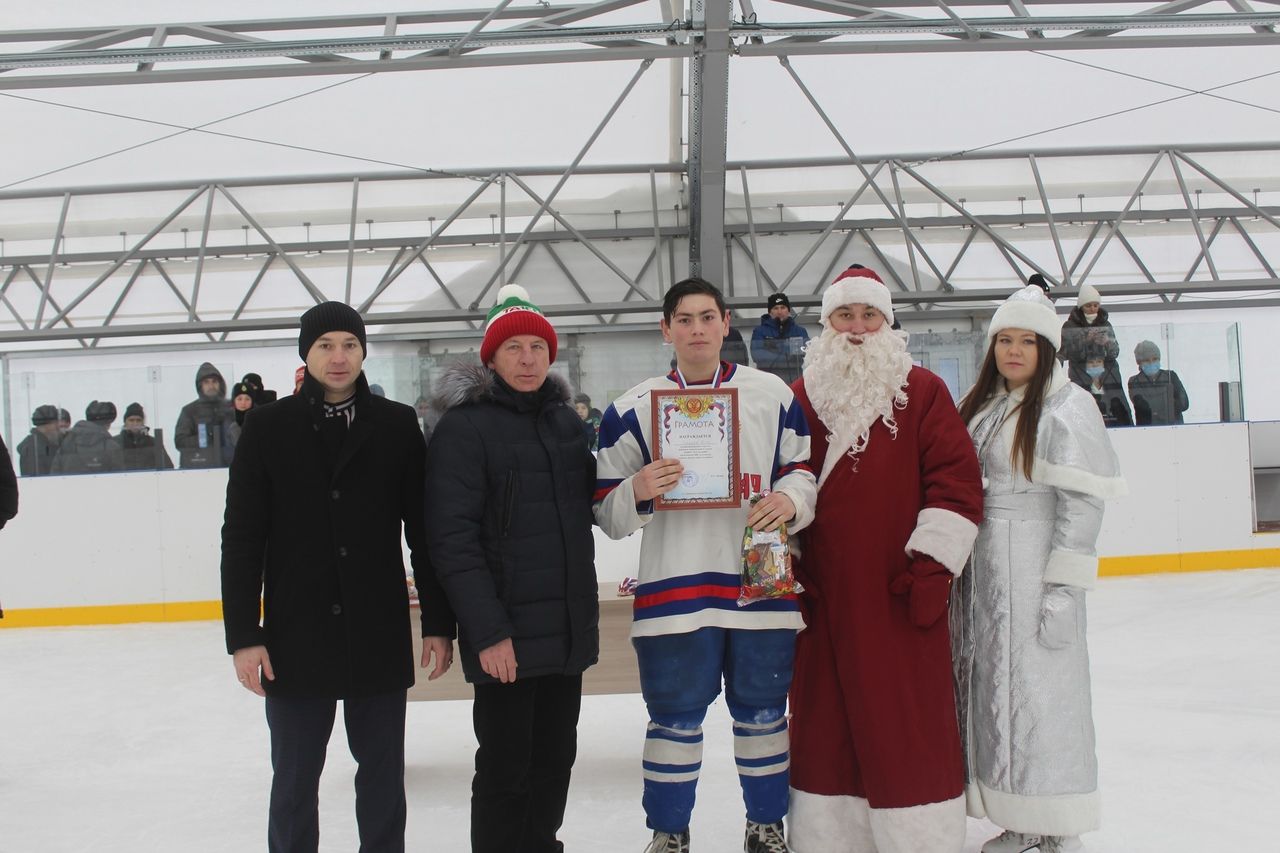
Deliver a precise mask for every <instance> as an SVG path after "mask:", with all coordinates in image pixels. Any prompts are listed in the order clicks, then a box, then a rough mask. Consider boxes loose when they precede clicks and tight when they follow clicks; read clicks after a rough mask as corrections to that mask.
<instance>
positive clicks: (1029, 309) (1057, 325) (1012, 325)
mask: <svg viewBox="0 0 1280 853" xmlns="http://www.w3.org/2000/svg"><path fill="white" fill-rule="evenodd" d="M1030 290H1034V291H1035V292H1036V295H1037V296H1038V297H1039V298H1033V297H1032V296H1031V295H1030V294H1025V291H1030ZM1024 294H1025V295H1024ZM1005 329H1029V330H1030V331H1032V332H1035V333H1036V334H1038V335H1041V336H1043V337H1045V338H1047V339H1048V340H1049V343H1051V344H1053V349H1054V351H1057V350H1059V349H1061V348H1062V321H1061V320H1059V319H1058V315H1057V313H1056V312H1055V311H1054V310H1053V303H1051V302H1050V301H1049V299H1048V297H1046V296H1045V295H1044V291H1042V290H1041V289H1040V288H1038V287H1036V286H1035V285H1028V286H1027V287H1024V288H1023V289H1022V290H1020V291H1018V292H1017V293H1015V294H1014V295H1013V296H1011V297H1009V298H1008V299H1006V300H1005V301H1004V304H1002V305H1001V306H1000V307H999V308H997V309H996V313H995V314H994V315H993V316H992V317H991V326H990V328H988V329H987V337H988V338H994V337H995V336H996V335H997V334H998V333H1000V332H1002V331H1004V330H1005Z"/></svg>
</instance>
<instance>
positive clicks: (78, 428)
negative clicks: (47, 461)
mask: <svg viewBox="0 0 1280 853" xmlns="http://www.w3.org/2000/svg"><path fill="white" fill-rule="evenodd" d="M123 470H124V452H123V451H121V450H120V445H119V443H118V442H116V440H115V437H114V436H112V435H111V432H110V431H109V430H108V429H107V428H106V427H104V426H103V425H102V424H99V423H94V422H93V421H79V422H78V423H76V425H75V426H73V427H72V428H71V431H70V432H68V433H67V434H66V435H64V436H63V437H62V444H61V445H59V447H58V455H57V456H55V457H53V473H54V474H107V473H110V472H112V471H123Z"/></svg>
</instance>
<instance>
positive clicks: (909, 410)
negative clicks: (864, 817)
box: [790, 367, 982, 809]
mask: <svg viewBox="0 0 1280 853" xmlns="http://www.w3.org/2000/svg"><path fill="white" fill-rule="evenodd" d="M793 389H794V390H795V393H796V397H797V399H798V400H799V402H800V404H801V406H802V407H803V408H804V412H805V416H806V417H807V418H808V420H809V425H810V432H811V433H812V439H811V442H812V443H811V452H810V459H809V462H810V465H811V466H812V468H813V470H814V471H821V470H823V466H824V462H825V459H826V454H827V452H828V450H829V448H828V445H827V440H828V433H829V432H830V430H829V429H828V428H827V427H826V426H825V425H824V424H823V423H822V419H821V418H820V417H818V414H817V412H815V411H814V409H813V405H812V403H810V401H809V396H808V394H807V393H806V390H805V387H804V380H803V379H800V380H798V381H797V382H796V383H795V385H794V386H793ZM907 396H908V402H907V406H906V408H905V409H902V410H900V411H898V412H897V413H896V415H895V420H896V422H897V424H898V434H897V436H896V437H894V436H893V435H892V434H891V433H890V432H889V429H888V428H887V427H886V426H885V425H884V422H883V421H880V420H877V421H876V422H875V424H874V425H873V426H872V428H871V433H870V441H869V443H868V445H867V447H866V449H865V450H863V452H862V453H860V454H859V455H858V457H857V463H856V466H857V467H856V470H855V467H854V462H853V460H851V459H849V458H848V457H847V455H846V457H845V458H844V459H842V460H840V461H839V462H838V463H837V464H836V465H835V467H834V468H833V469H832V470H831V473H830V474H829V475H828V476H827V479H826V481H825V482H824V483H823V484H822V486H821V489H820V491H819V493H818V504H817V514H816V516H815V518H814V521H813V523H812V524H811V525H810V526H809V528H808V529H807V530H805V531H804V533H803V534H801V538H802V551H801V555H802V556H801V559H799V560H798V561H797V573H798V575H799V578H800V580H801V582H802V583H803V584H804V586H805V593H804V594H803V595H802V596H801V601H802V605H803V607H804V611H805V621H806V623H807V624H808V626H809V627H808V628H807V629H806V630H804V631H802V632H801V633H800V634H799V636H798V638H797V643H796V663H795V675H794V677H793V680H792V685H791V697H790V698H791V712H792V719H791V786H792V787H793V788H794V789H796V790H797V791H803V792H807V793H812V794H822V795H828V796H831V795H841V796H854V797H860V798H863V799H865V800H867V801H868V805H869V806H870V807H871V808H872V809H890V808H904V807H910V806H918V805H923V804H926V803H938V802H941V801H943V800H951V799H953V798H956V797H959V796H960V795H961V794H962V793H963V790H964V770H963V760H962V756H961V748H960V737H959V730H958V726H957V722H956V710H955V696H954V692H953V687H952V672H951V646H950V634H949V631H948V627H947V619H946V618H945V617H944V618H942V619H939V620H938V622H937V623H935V624H934V625H933V626H932V627H931V628H928V629H924V630H922V629H920V628H917V627H915V626H914V625H912V624H911V621H910V619H909V618H908V614H907V603H908V599H907V597H906V596H905V595H894V594H892V593H890V591H889V584H890V582H891V581H892V580H893V578H895V577H896V576H897V575H898V574H899V573H901V572H905V571H907V569H908V567H909V566H910V565H911V556H910V554H911V553H912V552H918V553H923V554H927V555H929V556H930V557H933V558H934V559H935V560H937V561H938V562H940V563H942V564H943V565H945V566H947V568H948V569H950V570H951V571H952V572H953V573H955V574H959V572H960V570H961V569H962V568H963V567H964V563H965V560H966V559H967V557H968V555H969V550H970V548H971V547H972V543H973V538H974V535H976V533H977V523H978V522H980V521H981V519H982V476H981V473H980V471H979V467H978V460H977V457H976V455H975V453H974V450H973V443H972V440H971V439H970V437H969V432H968V430H967V429H966V428H965V425H964V423H963V422H962V421H961V420H960V416H959V414H958V413H957V411H956V407H955V404H954V403H953V402H952V400H951V395H950V392H949V391H948V390H947V387H946V385H945V384H944V383H943V382H942V380H941V379H939V378H938V377H937V376H935V375H934V374H932V373H930V372H929V371H927V370H924V369H922V368H919V367H913V368H911V372H910V374H909V375H908V379H907ZM846 450H847V448H846ZM832 452H835V451H834V450H833V451H832Z"/></svg>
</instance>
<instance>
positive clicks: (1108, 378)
mask: <svg viewBox="0 0 1280 853" xmlns="http://www.w3.org/2000/svg"><path fill="white" fill-rule="evenodd" d="M1084 374H1085V377H1086V379H1087V380H1088V382H1089V384H1088V385H1087V386H1085V390H1086V391H1088V392H1089V393H1091V394H1092V395H1093V399H1094V401H1095V402H1097V404H1098V411H1099V412H1101V413H1102V422H1103V423H1104V424H1106V425H1107V426H1108V427H1118V426H1133V412H1132V411H1131V410H1130V409H1129V401H1128V400H1126V399H1125V397H1124V386H1123V385H1121V384H1120V370H1119V368H1115V369H1111V368H1108V367H1107V359H1106V357H1105V356H1104V355H1103V350H1102V348H1101V347H1097V346H1094V347H1091V348H1090V349H1089V352H1088V354H1087V355H1086V356H1085V362H1084Z"/></svg>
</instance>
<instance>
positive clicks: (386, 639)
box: [222, 374, 452, 698]
mask: <svg viewBox="0 0 1280 853" xmlns="http://www.w3.org/2000/svg"><path fill="white" fill-rule="evenodd" d="M356 393H357V396H356V415H355V420H354V421H353V422H352V424H351V426H350V427H349V429H348V430H347V433H346V436H345V437H344V438H343V440H342V445H341V447H340V449H339V450H338V452H337V454H336V456H332V455H331V453H330V451H329V449H328V447H327V446H326V444H325V441H324V439H323V437H322V435H321V432H320V428H321V423H322V421H323V418H324V414H323V406H322V402H323V389H322V388H321V387H320V385H319V383H317V382H316V381H315V380H314V379H312V378H311V377H310V376H308V377H307V379H306V380H305V381H304V383H303V387H302V389H301V391H300V392H299V393H298V394H296V395H294V396H291V397H286V398H284V399H282V400H280V401H278V402H276V403H271V404H269V405H266V406H263V407H261V408H255V409H253V410H252V411H251V412H250V413H249V416H248V417H247V418H246V419H245V423H244V430H243V432H242V433H241V436H240V444H239V446H238V447H237V449H236V455H235V458H234V460H233V461H232V464H231V472H230V477H229V479H228V482H227V509H226V519H225V523H224V524H223V527H222V607H223V622H224V625H225V628H226V637H227V650H228V651H229V652H233V651H235V650H236V649H241V648H246V647H249V646H256V645H265V646H266V647H267V652H268V654H269V655H270V657H271V664H272V667H273V669H274V670H275V681H274V682H273V681H265V680H264V686H265V688H266V691H267V693H268V694H270V695H273V696H296V697H313V698H321V697H331V698H346V697H358V696H370V695H374V694H378V693H389V692H392V691H396V690H403V689H406V688H408V687H410V686H411V685H412V684H413V681H414V660H413V645H412V635H411V629H410V625H409V597H408V587H407V585H406V583H405V571H404V561H403V558H402V551H401V544H400V543H401V530H402V527H403V531H404V538H405V540H406V541H407V542H408V544H409V548H410V553H411V558H410V560H411V563H412V565H413V567H414V572H415V576H416V577H417V579H418V592H419V598H420V601H421V606H422V608H423V613H424V617H423V618H424V621H426V620H427V619H428V616H427V615H426V614H428V613H430V619H431V621H432V622H433V623H448V622H450V621H451V620H452V614H451V613H450V612H449V610H448V604H447V601H446V600H445V598H444V596H443V595H442V594H440V593H439V591H438V588H433V587H432V586H431V578H430V571H429V570H428V569H427V566H426V546H425V538H424V533H423V518H424V516H423V506H422V496H423V460H424V455H425V448H424V444H423V441H422V433H421V432H420V431H419V430H418V420H417V415H416V414H415V413H414V411H413V409H411V408H409V407H408V406H405V405H403V404H400V403H395V402H392V401H391V400H386V399H383V398H380V397H374V396H373V395H371V394H370V393H369V386H368V383H367V382H366V381H365V378H364V375H363V374H361V376H360V377H359V379H358V387H357V392H356ZM259 594H261V595H262V611H263V620H262V624H261V626H259V624H258V599H259ZM437 610H438V612H437Z"/></svg>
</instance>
